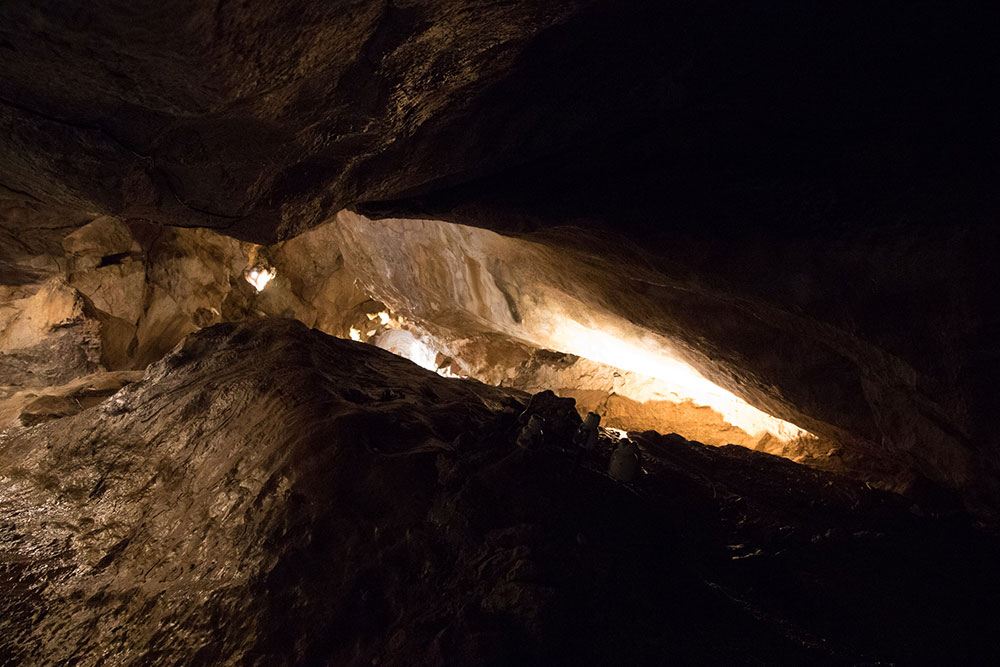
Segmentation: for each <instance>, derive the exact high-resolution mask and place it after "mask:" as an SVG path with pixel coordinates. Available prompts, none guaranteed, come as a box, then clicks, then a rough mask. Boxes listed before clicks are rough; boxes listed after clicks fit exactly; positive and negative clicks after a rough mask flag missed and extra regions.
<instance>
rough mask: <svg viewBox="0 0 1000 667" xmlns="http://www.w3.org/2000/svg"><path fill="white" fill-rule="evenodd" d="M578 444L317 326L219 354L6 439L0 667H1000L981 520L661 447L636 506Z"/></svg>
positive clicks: (996, 590) (274, 329)
mask: <svg viewBox="0 0 1000 667" xmlns="http://www.w3.org/2000/svg"><path fill="white" fill-rule="evenodd" d="M531 414H537V415H539V416H540V417H542V418H543V419H544V420H545V421H544V423H545V424H546V426H545V430H544V434H543V436H542V437H541V438H540V440H539V442H537V443H536V444H537V446H536V447H534V448H531V449H523V448H521V447H519V446H518V445H517V444H516V442H517V439H518V434H519V432H520V431H521V428H522V427H523V425H524V423H525V421H526V419H527V418H528V417H529V416H530V415H531ZM579 423H580V421H579V416H578V415H577V414H576V412H575V411H574V410H573V408H572V402H571V401H570V402H567V400H566V399H556V398H555V397H554V396H552V395H551V394H539V395H535V396H534V397H532V398H531V399H530V400H529V397H528V396H527V395H525V394H521V393H519V392H511V391H505V390H501V389H497V388H493V387H488V386H486V385H481V384H479V383H475V382H471V381H463V380H453V379H445V378H441V377H439V376H437V375H435V374H434V373H431V372H427V371H424V370H422V369H419V368H418V367H416V366H415V365H413V364H411V363H409V362H407V361H405V360H402V359H399V358H398V357H394V356H393V355H391V354H389V353H386V352H384V351H382V350H378V349H374V348H371V347H370V346H363V345H360V344H356V343H352V342H350V341H344V340H340V339H335V338H331V337H328V336H325V335H323V334H320V333H318V332H316V331H312V330H308V329H306V328H305V327H304V326H302V325H301V324H299V323H296V322H291V321H282V320H262V321H256V322H250V323H242V324H225V325H217V326H215V327H211V328H208V329H205V330H203V331H200V332H198V333H196V334H193V335H192V336H190V337H189V338H188V339H187V341H185V343H184V344H183V345H182V346H181V347H180V348H179V349H178V350H176V351H175V352H174V353H173V354H171V355H170V356H168V357H167V358H166V359H164V360H163V361H161V362H158V363H157V364H154V365H153V366H151V367H150V369H149V370H148V371H147V373H146V376H145V378H144V379H142V380H140V381H138V382H135V383H133V384H130V385H128V386H126V387H125V388H124V389H123V390H122V391H120V392H118V393H117V394H115V395H114V396H113V397H111V398H110V399H108V401H106V402H104V403H102V404H101V405H98V406H96V407H92V408H89V409H87V410H84V411H82V412H80V413H79V414H76V415H71V416H67V417H62V418H56V419H52V420H50V421H47V422H44V423H41V424H39V425H37V426H34V427H32V428H24V429H13V430H9V431H7V432H4V433H3V434H0V478H2V480H3V487H2V488H3V492H2V498H0V663H2V664H56V663H73V664H88V665H89V664H105V663H107V662H108V661H109V660H111V661H114V662H115V664H151V663H155V664H237V663H239V664H358V665H360V664H366V665H369V664H379V665H389V664H391V665H412V664H439V665H444V664H447V665H463V664H468V665H474V664H504V665H506V664H518V665H525V664H663V663H665V662H683V663H697V664H804V663H809V664H859V663H860V664H881V663H899V664H991V663H992V664H996V662H997V660H998V659H1000V647H998V646H997V644H996V642H995V629H996V627H997V620H998V613H997V600H998V599H1000V596H998V594H1000V578H998V576H997V574H996V569H995V564H996V562H997V557H998V556H1000V543H998V540H997V538H996V537H995V536H994V535H992V534H990V533H988V532H986V531H984V530H982V529H981V528H979V527H977V526H976V525H975V524H974V523H973V522H972V520H971V519H970V518H969V517H968V516H967V515H965V514H962V513H957V512H956V513H951V514H947V515H929V514H927V513H925V512H924V511H922V510H921V508H919V507H917V506H914V505H912V503H911V502H909V501H906V500H904V499H903V498H901V497H899V496H896V495H893V494H889V493H886V492H882V491H878V490H875V489H872V488H869V487H867V486H866V485H864V484H862V483H859V482H856V481H853V480H848V479H846V478H843V477H839V476H836V475H832V474H828V473H824V472H822V471H817V470H814V469H811V468H807V467H805V466H802V465H798V464H796V463H793V462H791V461H788V460H786V459H782V458H779V457H775V456H771V455H767V454H763V453H759V452H753V451H750V450H747V449H744V448H741V447H736V446H727V447H721V448H716V447H708V446H704V445H700V444H698V443H693V442H688V441H686V440H684V439H683V438H680V437H679V436H675V435H657V434H654V433H651V432H648V433H643V434H638V433H635V434H632V435H631V437H632V438H633V439H634V440H635V441H636V442H637V443H638V444H639V446H640V448H641V451H642V464H643V467H644V471H645V472H644V474H643V475H641V476H640V477H639V478H638V479H637V480H635V481H634V482H631V483H628V484H623V483H621V482H617V481H615V480H613V479H611V478H610V477H609V476H608V475H607V474H605V470H606V468H607V461H608V458H609V456H610V454H611V450H612V448H613V447H614V441H613V440H612V439H611V438H610V437H609V438H602V439H601V440H600V442H599V443H598V448H597V449H596V450H595V451H591V452H581V451H579V450H577V449H575V448H574V446H573V444H572V440H573V434H574V432H575V429H576V427H577V426H578V424H579ZM112 656H114V657H112Z"/></svg>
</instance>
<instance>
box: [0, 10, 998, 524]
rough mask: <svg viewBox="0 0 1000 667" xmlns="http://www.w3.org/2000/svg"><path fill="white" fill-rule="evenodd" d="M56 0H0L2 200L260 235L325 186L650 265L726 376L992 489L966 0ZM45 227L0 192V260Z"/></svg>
mask: <svg viewBox="0 0 1000 667" xmlns="http://www.w3.org/2000/svg"><path fill="white" fill-rule="evenodd" d="M65 4H66V3H62V2H56V1H54V0H51V1H48V2H35V1H29V0H10V1H8V2H5V3H4V4H3V6H2V8H0V53H2V56H3V57H2V58H0V63H2V65H0V132H2V133H3V136H4V138H5V141H3V142H2V143H0V190H2V192H3V194H4V196H5V198H6V199H11V200H14V201H16V202H17V208H18V211H19V212H23V210H25V209H30V208H38V209H41V208H45V207H47V206H58V207H61V208H62V210H65V211H68V212H69V213H70V215H68V216H66V218H65V219H66V222H65V223H61V224H67V225H73V224H81V223H82V222H85V221H87V220H92V219H93V218H94V217H95V216H97V215H108V214H116V215H120V216H122V217H123V218H125V219H126V220H127V219H131V218H142V219H146V220H150V221H152V222H153V223H160V224H163V223H167V224H177V225H184V226H205V227H213V228H216V229H220V230H224V231H226V232H228V233H230V234H233V235H234V236H236V237H239V238H244V239H250V240H254V241H268V242H270V241H274V240H276V239H287V238H289V237H291V236H293V235H294V234H296V233H298V232H301V231H303V230H306V229H308V228H311V227H313V226H315V225H316V224H319V223H321V222H323V221H325V220H328V219H329V218H330V217H331V216H333V215H334V214H335V213H337V211H339V210H340V209H341V208H342V207H344V206H349V207H353V208H355V209H356V210H360V211H362V212H368V213H369V214H370V215H372V216H374V215H376V214H378V215H383V216H392V217H411V218H412V217H417V215H418V214H419V217H432V218H436V219H444V220H448V221H459V222H465V223H468V224H472V225H476V226H480V227H488V228H493V229H496V230H502V231H505V232H508V233H521V232H524V231H526V230H537V229H542V230H545V233H544V234H542V236H543V237H544V238H545V239H546V243H547V244H548V245H549V246H550V247H551V248H553V252H554V253H558V252H560V251H561V249H564V248H567V247H570V248H582V249H583V252H584V253H585V254H590V255H593V256H594V257H596V258H597V259H598V260H599V261H598V262H597V264H598V265H601V264H604V265H606V264H607V263H609V262H610V263H612V264H616V265H620V266H627V267H630V268H631V267H632V266H634V265H637V264H638V265H641V264H649V265H650V266H651V268H652V269H653V270H654V271H655V273H656V274H658V275H659V276H664V277H666V279H667V282H666V283H664V282H662V281H661V279H660V278H657V279H656V280H654V281H653V282H652V283H644V282H642V281H640V283H639V284H637V285H632V286H629V287H628V288H627V291H626V292H624V293H622V294H619V295H616V299H617V300H620V301H623V302H628V301H630V300H632V299H645V300H648V301H649V302H650V303H651V304H653V305H654V306H655V307H656V308H659V309H661V310H662V311H663V312H669V314H670V317H671V322H668V323H667V326H666V329H665V330H660V329H659V328H658V327H657V324H656V323H655V322H652V323H647V324H648V325H649V326H650V327H651V330H652V331H653V333H654V334H657V335H662V334H668V335H671V337H672V336H673V334H675V333H677V332H676V331H674V328H675V327H674V325H677V326H678V327H679V328H682V329H683V330H684V331H685V332H687V333H686V335H687V336H688V338H689V339H691V338H696V339H697V341H695V342H696V343H697V344H696V345H694V344H692V346H693V347H696V348H698V349H700V350H701V352H702V354H703V355H707V356H708V357H710V360H711V362H712V363H711V364H706V365H705V368H706V371H710V370H711V368H713V367H714V368H716V369H718V368H722V369H724V372H725V374H731V375H734V376H735V378H736V380H738V381H737V382H734V383H733V384H737V385H740V386H741V387H742V391H746V392H750V393H752V394H753V397H752V398H753V400H754V402H757V403H759V404H761V405H762V406H763V407H765V408H770V406H771V404H772V403H775V404H780V405H781V406H784V408H783V409H785V410H788V409H794V410H795V411H796V412H797V413H800V414H802V415H804V416H806V417H808V418H811V419H815V420H819V421H822V422H824V423H827V424H835V425H836V426H837V427H838V428H840V429H841V430H843V431H844V432H845V433H848V434H851V435H854V436H856V437H857V438H858V439H859V440H858V447H857V448H856V449H857V450H858V451H862V452H863V453H867V454H870V455H871V456H873V457H875V458H882V457H883V455H884V454H886V453H887V454H888V455H889V457H890V458H900V459H906V462H905V463H906V466H907V467H909V468H911V469H912V470H914V471H916V472H915V473H914V475H915V476H914V477H913V478H912V479H911V480H909V481H906V480H901V481H900V483H901V484H904V485H905V484H909V483H915V484H919V483H923V481H925V480H923V478H924V477H926V478H929V479H931V480H933V481H934V482H935V483H938V484H943V485H946V486H950V487H952V488H958V489H962V490H963V493H964V494H965V495H966V497H967V500H968V501H969V503H970V506H974V507H976V508H977V509H980V510H988V509H990V508H994V509H995V508H996V507H1000V501H998V498H1000V482H998V480H1000V443H998V441H997V436H996V433H997V430H996V428H995V426H994V424H993V421H994V414H993V413H994V407H995V404H996V398H997V392H996V388H995V378H996V377H997V374H998V372H1000V368H998V363H1000V355H998V353H997V346H996V331H997V328H998V324H1000V318H998V309H997V308H996V305H995V303H996V298H995V294H994V291H995V290H994V285H995V284H996V283H997V279H998V277H997V271H996V262H995V261H994V258H995V257H996V255H997V254H998V251H1000V232H998V229H1000V225H997V219H996V217H997V214H996V212H997V210H1000V206H998V196H997V191H996V187H995V183H996V182H997V181H998V180H1000V179H998V177H1000V174H998V164H1000V163H998V161H997V159H996V146H997V141H996V137H997V133H996V126H995V119H996V113H995V111H996V110H995V105H994V103H993V101H992V97H993V95H992V93H993V90H994V88H995V81H996V80H997V78H998V77H997V64H998V63H1000V57H998V54H997V41H996V40H995V39H993V35H992V32H991V31H990V30H991V21H989V20H983V19H982V18H981V17H979V16H977V15H976V14H977V13H976V12H975V11H974V10H975V9H976V8H975V7H969V8H963V9H962V10H956V9H955V8H954V5H953V3H948V2H943V1H939V0H929V1H926V2H919V3H917V4H916V5H914V4H912V3H894V2H886V3H876V4H873V3H869V2H860V1H859V0H854V1H849V2H838V3H826V4H824V5H822V6H820V5H817V4H816V3H801V2H796V1H793V0H782V1H779V2H771V3H764V4H761V3H745V4H743V5H741V6H739V7H733V6H731V4H732V3H718V2H708V3H689V2H656V3H653V2H640V1H639V0H635V1H625V2H621V1H619V0H593V1H590V0H579V1H564V2H552V1H551V0H526V1H521V2H477V3H475V4H470V3H464V2H460V1H458V0H413V1H410V0H408V1H406V2H337V3H327V2H322V3H321V2H310V1H308V0H305V1H303V2H301V3H294V4H292V5H287V6H286V5H283V4H282V5H276V4H275V3H268V2H258V1H253V2H220V3H217V4H215V5H212V6H208V5H203V4H201V3H193V2H190V1H189V0H168V1H166V2H163V1H161V2H157V3H140V4H138V5H137V4H135V3H123V2H118V1H117V0H97V1H96V2H91V3H87V4H86V6H81V7H70V8H67V7H66V6H65ZM42 217H43V218H44V219H45V220H46V221H51V220H52V219H53V217H52V215H50V213H48V212H45V213H44V215H42ZM566 223H574V224H576V225H578V226H580V227H583V228H585V229H586V230H587V231H586V232H580V231H576V230H573V231H571V232H570V233H568V234H567V233H560V232H558V231H557V232H552V231H551V229H552V228H553V227H559V226H561V225H565V224H566ZM48 226H49V223H48V222H43V223H40V226H38V225H36V224H35V223H33V222H31V221H30V220H28V219H27V218H25V217H24V216H22V215H20V214H18V215H14V216H12V217H10V218H5V219H4V220H3V221H2V222H0V233H2V234H3V238H4V239H15V240H16V244H23V245H24V247H21V246H20V245H19V246H18V247H17V249H15V250H8V249H7V248H6V247H5V248H3V249H2V250H0V269H3V270H5V271H6V268H4V267H6V265H7V261H6V256H7V255H8V254H9V253H12V252H14V253H23V252H26V250H25V248H28V247H32V246H34V245H39V244H41V245H45V244H46V243H48V242H47V241H45V240H44V239H39V238H34V235H35V234H36V233H37V232H38V231H39V229H41V228H47V227H48ZM623 238H624V239H627V240H629V241H630V242H631V245H626V244H625V243H624V242H623V241H622V240H621V239H623ZM4 245H6V243H5V244H4ZM637 248H641V249H642V250H643V251H645V254H644V253H639V252H638V251H637ZM639 256H642V257H643V258H644V259H643V260H642V261H639V260H637V257H639ZM50 269H51V267H50V266H49V265H47V264H45V263H44V262H42V263H39V264H37V265H32V266H29V267H28V268H24V269H18V275H20V276H22V277H24V276H26V275H27V274H29V273H31V274H35V275H39V276H40V275H43V274H45V273H46V272H47V271H49V270H50ZM606 271H607V270H606V269H601V270H600V272H605V273H606ZM114 272H119V273H121V275H120V278H121V279H122V281H123V282H125V283H129V284H131V283H130V282H129V281H132V280H135V277H134V275H132V274H129V275H125V273H124V272H125V269H124V268H119V269H109V270H108V273H114ZM5 284H17V285H19V284H21V283H6V282H5ZM107 306H108V307H109V308H110V307H112V304H111V303H108V304H107ZM174 307H176V308H180V309H182V308H183V305H176V306H170V304H169V303H167V304H166V305H164V308H166V309H168V310H169V309H170V308H174ZM654 310H655V308H654ZM165 319H169V318H165ZM109 322H110V323H109ZM109 322H104V323H102V325H103V326H105V327H110V326H114V327H117V328H118V329H120V330H122V331H123V332H125V330H126V329H127V326H126V325H125V324H122V323H121V321H119V320H118V319H114V320H110V321H109ZM175 324H177V323H176V322H175ZM165 326H166V323H165ZM185 330H190V328H187V329H186V328H185V327H184V326H180V325H179V324H178V325H177V327H176V329H173V330H172V333H171V336H173V335H177V334H180V333H183V332H184V331H185ZM148 333H149V334H150V336H149V338H148V339H149V340H150V341H153V342H154V343H155V342H156V341H155V340H154V339H155V337H156V336H155V332H148ZM123 335H125V336H126V337H127V332H125V333H124V334H123ZM168 337H169V336H168ZM139 338H142V336H141V335H140V336H139ZM688 342H689V343H691V341H690V340H688ZM152 347H157V345H152ZM152 347H151V348H149V349H152ZM122 354H124V352H123V353H122ZM140 356H142V355H140ZM154 356H155V355H152V354H150V355H149V356H147V357H144V358H146V359H150V358H153V357H154ZM869 458H870V457H869ZM857 463H858V465H859V466H861V467H862V468H863V467H864V466H867V465H870V464H869V463H867V462H864V461H860V460H859V461H858V462H857ZM875 472H876V473H877V474H878V475H882V474H884V473H885V471H875Z"/></svg>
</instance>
